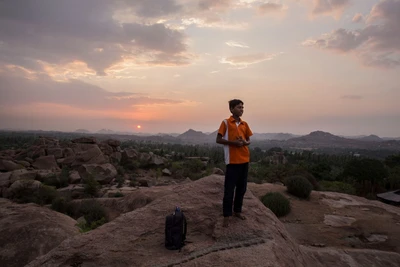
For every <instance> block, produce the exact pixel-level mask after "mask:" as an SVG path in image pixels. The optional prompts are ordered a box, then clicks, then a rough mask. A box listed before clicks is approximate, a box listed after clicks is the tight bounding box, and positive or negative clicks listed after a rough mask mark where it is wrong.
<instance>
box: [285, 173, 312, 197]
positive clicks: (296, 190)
mask: <svg viewBox="0 0 400 267" xmlns="http://www.w3.org/2000/svg"><path fill="white" fill-rule="evenodd" d="M285 185H286V187H287V190H288V192H289V193H290V194H292V195H294V196H297V197H300V198H308V197H309V196H310V194H311V191H312V189H313V186H312V184H311V183H310V182H309V181H308V180H307V178H304V177H303V176H290V177H287V178H286V179H285Z"/></svg>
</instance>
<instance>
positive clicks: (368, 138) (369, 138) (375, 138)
mask: <svg viewBox="0 0 400 267" xmlns="http://www.w3.org/2000/svg"><path fill="white" fill-rule="evenodd" d="M358 140H360V141H367V142H371V141H376V142H381V141H383V139H382V138H380V137H379V136H377V135H374V134H371V135H368V136H364V137H361V138H358Z"/></svg>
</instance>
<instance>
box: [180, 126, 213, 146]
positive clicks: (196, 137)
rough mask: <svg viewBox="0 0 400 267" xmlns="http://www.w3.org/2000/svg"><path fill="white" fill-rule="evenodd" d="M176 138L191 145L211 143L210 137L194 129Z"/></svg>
mask: <svg viewBox="0 0 400 267" xmlns="http://www.w3.org/2000/svg"><path fill="white" fill-rule="evenodd" d="M176 138H178V139H180V140H182V141H184V142H190V143H204V142H206V143H208V142H209V139H210V138H209V135H207V134H205V133H203V132H201V131H195V130H193V129H189V130H187V131H186V132H184V133H183V134H181V135H178V136H177V137H176Z"/></svg>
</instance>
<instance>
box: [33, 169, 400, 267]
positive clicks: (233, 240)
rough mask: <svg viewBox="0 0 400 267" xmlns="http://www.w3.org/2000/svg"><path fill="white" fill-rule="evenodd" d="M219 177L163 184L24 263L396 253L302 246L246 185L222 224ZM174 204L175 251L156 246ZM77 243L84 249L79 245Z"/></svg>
mask: <svg viewBox="0 0 400 267" xmlns="http://www.w3.org/2000/svg"><path fill="white" fill-rule="evenodd" d="M223 181H224V178H223V177H222V176H220V175H212V176H209V177H205V178H202V179H200V180H197V181H195V182H192V183H188V184H184V185H176V186H168V187H166V188H164V190H166V191H168V192H169V193H168V194H166V195H164V196H161V197H159V198H157V199H155V200H153V201H152V202H150V203H149V204H147V205H146V207H144V208H140V209H137V210H134V211H132V212H129V213H125V214H124V215H123V216H119V217H118V218H116V219H115V220H113V221H112V222H110V223H108V224H105V225H103V226H102V227H100V228H97V229H95V230H93V231H91V232H89V233H87V234H85V235H79V236H75V237H73V238H71V239H69V240H67V241H65V242H63V243H62V244H60V245H59V246H58V247H56V248H55V249H53V250H52V251H50V252H49V253H48V254H46V255H44V256H43V257H40V258H37V259H36V260H35V261H33V262H31V263H30V264H28V265H27V267H34V266H38V267H39V266H40V267H42V266H43V267H46V266H68V265H70V266H96V267H101V266H188V267H189V266H277V267H280V266H282V267H283V266H293V267H296V266H299V267H302V266H326V267H328V266H329V267H339V266H340V267H341V266H354V267H361V266H385V267H395V266H396V267H397V266H399V264H400V255H399V254H397V253H390V252H381V251H376V250H368V251H367V250H363V251H360V250H355V249H354V250H352V249H346V250H344V249H335V248H330V249H329V250H327V249H325V248H308V247H307V248H305V247H303V246H299V245H298V244H297V243H296V242H295V241H294V239H293V238H292V237H291V236H290V235H289V234H288V232H287V231H286V229H285V226H284V225H283V224H282V223H281V222H280V221H279V220H278V219H277V218H276V216H275V215H274V214H273V213H272V212H271V211H270V210H269V209H267V208H266V207H265V206H264V205H263V204H262V203H261V202H260V200H259V199H258V198H256V197H255V196H254V195H253V194H252V193H251V192H250V191H249V190H248V191H247V192H246V195H245V199H244V212H245V214H246V215H247V220H240V219H239V218H232V220H231V225H230V226H229V228H223V227H222V220H223V217H222V214H221V213H222V203H221V202H222V198H223V190H224V189H223V188H224V185H223ZM176 204H179V205H180V206H181V208H182V210H183V211H184V212H185V214H186V216H187V220H188V235H187V240H188V241H190V243H188V244H187V245H186V246H185V247H183V249H182V251H181V253H178V252H176V251H169V250H166V249H165V248H164V229H165V228H164V223H165V216H166V215H168V214H170V213H171V212H172V211H173V209H174V206H175V205H176ZM83 248H84V249H83Z"/></svg>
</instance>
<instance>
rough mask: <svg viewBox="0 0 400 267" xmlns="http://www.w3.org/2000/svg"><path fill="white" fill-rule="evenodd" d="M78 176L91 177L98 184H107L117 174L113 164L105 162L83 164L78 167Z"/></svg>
mask: <svg viewBox="0 0 400 267" xmlns="http://www.w3.org/2000/svg"><path fill="white" fill-rule="evenodd" d="M78 172H79V175H80V177H82V178H83V179H84V180H85V179H89V178H91V177H93V178H94V179H95V180H97V181H98V182H99V183H100V184H108V183H110V182H111V181H112V179H113V178H115V177H116V176H117V174H118V172H117V170H116V169H115V167H114V165H112V164H110V163H105V164H101V165H99V164H83V165H82V166H80V167H79V168H78Z"/></svg>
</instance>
